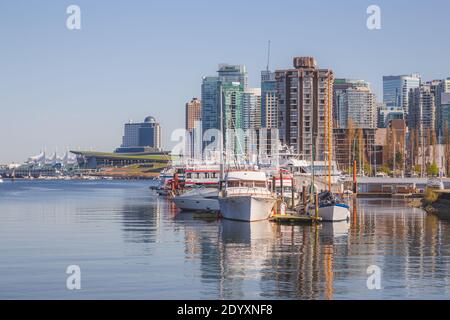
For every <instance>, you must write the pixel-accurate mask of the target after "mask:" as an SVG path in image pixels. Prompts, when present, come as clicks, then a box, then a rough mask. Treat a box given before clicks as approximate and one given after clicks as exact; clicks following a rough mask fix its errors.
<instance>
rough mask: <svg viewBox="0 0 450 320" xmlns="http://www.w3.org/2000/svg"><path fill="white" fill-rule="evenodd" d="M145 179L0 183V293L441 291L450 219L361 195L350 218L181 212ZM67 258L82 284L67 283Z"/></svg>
mask: <svg viewBox="0 0 450 320" xmlns="http://www.w3.org/2000/svg"><path fill="white" fill-rule="evenodd" d="M148 185H149V183H148V182H129V181H127V182H121V181H47V182H45V181H16V182H10V181H5V183H3V184H0V298H2V299H12V298H14V299H28V298H31V299H94V298H99V299H108V298H117V299H347V298H353V299H379V298H383V299H394V298H406V299H409V298H411V299H412V298H417V299H436V298H437V299H442V298H443V299H448V298H449V297H450V275H449V274H450V227H449V226H450V225H449V223H448V222H446V221H440V220H438V219H437V218H436V217H434V216H427V215H426V214H425V213H424V212H423V211H421V210H419V209H412V208H408V207H406V205H405V203H404V202H403V201H401V200H392V201H391V200H376V199H373V200H358V202H357V203H355V208H356V210H355V213H354V214H353V217H352V220H351V221H350V223H348V224H347V223H339V224H323V225H321V226H318V227H314V226H288V225H276V224H272V223H270V222H267V221H265V222H258V223H251V224H249V223H240V222H231V221H226V220H222V221H220V220H217V219H215V218H214V217H213V218H209V219H208V218H206V219H205V218H204V217H203V216H201V215H195V214H189V213H178V212H177V209H176V208H175V207H174V206H173V205H172V204H171V203H170V202H168V201H167V200H165V199H163V198H158V197H157V196H155V195H154V194H152V193H151V191H150V190H149V189H148ZM69 265H78V266H79V267H80V268H81V290H72V291H71V290H68V289H67V288H66V279H67V277H68V274H66V268H67V266H69ZM371 265H375V266H378V267H379V268H380V269H379V270H380V271H381V289H380V290H376V289H374V290H369V289H368V287H367V278H368V276H369V274H367V268H368V267H369V266H371Z"/></svg>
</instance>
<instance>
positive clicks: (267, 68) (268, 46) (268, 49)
mask: <svg viewBox="0 0 450 320" xmlns="http://www.w3.org/2000/svg"><path fill="white" fill-rule="evenodd" d="M269 62H270V40H269V43H268V44H267V66H266V70H267V71H269Z"/></svg>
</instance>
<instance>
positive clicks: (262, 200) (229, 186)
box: [219, 170, 276, 221]
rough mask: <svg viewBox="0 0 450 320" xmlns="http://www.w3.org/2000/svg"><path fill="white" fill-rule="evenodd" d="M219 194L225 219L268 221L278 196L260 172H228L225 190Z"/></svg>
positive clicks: (221, 211) (221, 210)
mask: <svg viewBox="0 0 450 320" xmlns="http://www.w3.org/2000/svg"><path fill="white" fill-rule="evenodd" d="M221 193H222V194H219V203H220V213H221V215H222V217H223V218H224V219H230V220H239V221H259V220H266V219H268V218H269V217H270V214H271V213H272V210H273V207H274V204H275V201H276V196H275V194H273V193H272V192H271V191H270V190H269V187H268V183H267V177H266V174H265V173H264V172H260V171H250V170H246V171H228V172H227V174H226V177H225V186H224V190H222V192H221Z"/></svg>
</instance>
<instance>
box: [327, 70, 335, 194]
mask: <svg viewBox="0 0 450 320" xmlns="http://www.w3.org/2000/svg"><path fill="white" fill-rule="evenodd" d="M331 103H332V101H331V75H330V77H329V78H328V109H327V118H328V119H327V120H328V121H327V126H326V128H327V134H328V137H327V140H328V191H330V192H331V161H332V152H333V119H332V113H331V109H332V107H331Z"/></svg>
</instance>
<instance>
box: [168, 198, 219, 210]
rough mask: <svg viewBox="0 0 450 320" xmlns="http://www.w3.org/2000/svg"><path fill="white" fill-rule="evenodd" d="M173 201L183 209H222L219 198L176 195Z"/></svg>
mask: <svg viewBox="0 0 450 320" xmlns="http://www.w3.org/2000/svg"><path fill="white" fill-rule="evenodd" d="M173 202H174V203H175V205H176V206H177V208H178V209H180V210H182V211H195V212H218V211H219V210H220V205H219V200H218V199H208V198H201V197H198V198H192V199H189V198H183V197H175V198H174V199H173Z"/></svg>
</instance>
